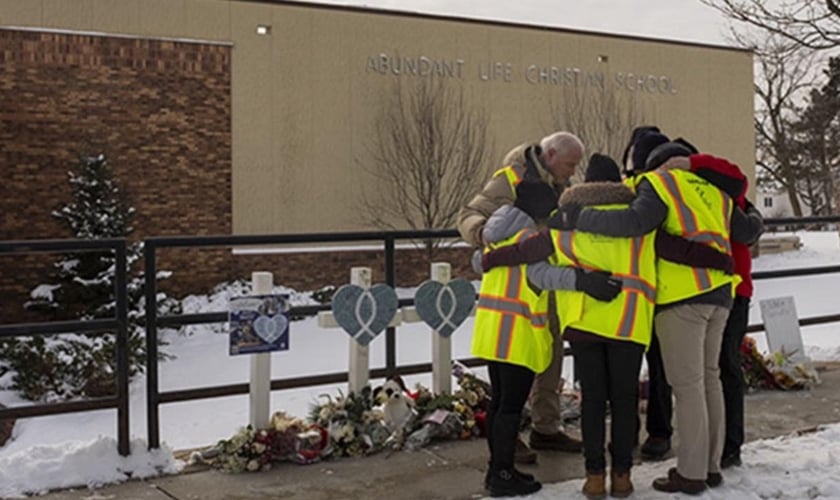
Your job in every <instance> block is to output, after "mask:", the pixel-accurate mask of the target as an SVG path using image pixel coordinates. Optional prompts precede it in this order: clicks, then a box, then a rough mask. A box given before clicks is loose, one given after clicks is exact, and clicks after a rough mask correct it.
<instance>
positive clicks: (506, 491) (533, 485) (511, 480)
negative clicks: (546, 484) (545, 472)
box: [487, 469, 542, 497]
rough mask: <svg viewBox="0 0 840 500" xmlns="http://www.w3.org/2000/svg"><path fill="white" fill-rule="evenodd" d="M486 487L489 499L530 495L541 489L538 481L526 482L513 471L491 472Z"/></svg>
mask: <svg viewBox="0 0 840 500" xmlns="http://www.w3.org/2000/svg"><path fill="white" fill-rule="evenodd" d="M487 485H488V486H489V488H487V489H489V490H490V496H491V497H511V496H520V495H531V494H533V493H536V492H538V491H540V489H541V488H542V484H541V483H540V482H539V481H527V480H525V478H523V477H522V476H521V475H519V474H517V472H516V471H515V470H514V469H501V470H495V469H494V470H491V471H490V480H489V481H487Z"/></svg>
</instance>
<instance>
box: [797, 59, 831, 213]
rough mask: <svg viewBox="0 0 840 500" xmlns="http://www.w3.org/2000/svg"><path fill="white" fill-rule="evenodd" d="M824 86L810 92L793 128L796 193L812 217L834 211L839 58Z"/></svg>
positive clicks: (826, 75) (824, 72) (827, 73)
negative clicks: (797, 179) (796, 159)
mask: <svg viewBox="0 0 840 500" xmlns="http://www.w3.org/2000/svg"><path fill="white" fill-rule="evenodd" d="M823 74H824V75H825V77H826V83H825V84H824V85H823V86H822V87H820V88H819V89H815V90H812V91H811V93H810V97H809V100H808V105H807V107H806V108H805V109H804V110H803V112H802V114H801V116H800V118H799V121H798V122H797V123H796V124H795V127H794V131H795V138H796V144H797V157H798V160H799V161H798V163H799V172H798V178H799V182H798V186H797V187H798V190H799V193H800V196H801V197H802V200H803V202H804V203H805V204H806V205H808V207H809V208H810V209H811V213H812V214H813V215H832V214H834V213H836V211H837V203H838V200H837V194H836V191H837V183H838V181H840V58H837V57H833V58H831V59H830V60H829V64H828V68H827V69H826V70H824V71H823Z"/></svg>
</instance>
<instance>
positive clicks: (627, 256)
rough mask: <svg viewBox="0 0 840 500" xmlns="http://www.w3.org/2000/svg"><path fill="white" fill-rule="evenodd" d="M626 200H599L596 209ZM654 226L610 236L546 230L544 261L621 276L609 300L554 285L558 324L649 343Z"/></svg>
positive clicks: (653, 286)
mask: <svg viewBox="0 0 840 500" xmlns="http://www.w3.org/2000/svg"><path fill="white" fill-rule="evenodd" d="M626 207H627V205H601V206H598V207H597V208H599V209H602V210H609V209H621V208H626ZM655 235H656V231H651V232H650V233H648V234H646V235H644V236H637V237H635V238H616V237H611V236H604V235H600V234H595V233H586V232H583V231H558V230H555V229H552V230H551V240H552V242H553V244H554V255H552V256H551V257H550V258H549V262H551V263H552V264H554V265H558V266H575V267H581V268H583V269H589V270H603V271H609V272H611V273H612V274H613V276H615V277H616V278H621V280H622V283H623V284H622V289H621V293H620V294H618V296H617V297H616V298H615V299H614V300H612V301H610V302H603V301H600V300H596V299H594V298H592V297H589V296H588V295H586V294H584V293H583V292H572V291H562V290H561V291H558V292H557V308H558V311H559V312H560V314H559V316H560V326H561V328H562V330H563V331H565V329H566V328H567V327H572V328H575V329H577V330H582V331H585V332H589V333H593V334H595V335H600V336H602V337H606V338H609V339H615V340H627V341H630V342H636V343H638V344H642V345H644V346H645V347H647V346H648V345H650V336H651V331H652V329H653V315H654V306H655V304H656V249H655V245H654V242H655V239H656V236H655Z"/></svg>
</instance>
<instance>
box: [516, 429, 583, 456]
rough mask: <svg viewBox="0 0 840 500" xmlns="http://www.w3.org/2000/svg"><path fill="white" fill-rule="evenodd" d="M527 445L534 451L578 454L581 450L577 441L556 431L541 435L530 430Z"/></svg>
mask: <svg viewBox="0 0 840 500" xmlns="http://www.w3.org/2000/svg"><path fill="white" fill-rule="evenodd" d="M528 443H529V444H530V445H531V448H533V449H535V450H554V451H566V452H569V453H580V452H581V451H582V450H583V443H582V442H581V441H580V440H579V439H575V438H573V437H571V436H569V435H568V434H566V433H564V432H562V431H557V432H555V433H554V434H543V433H542V432H537V431H534V430H532V431H531V437H530V438H529V439H528Z"/></svg>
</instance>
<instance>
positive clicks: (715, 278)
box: [643, 170, 733, 304]
mask: <svg viewBox="0 0 840 500" xmlns="http://www.w3.org/2000/svg"><path fill="white" fill-rule="evenodd" d="M643 176H644V177H645V178H646V179H647V180H648V181H649V182H650V183H651V186H653V188H654V190H656V193H657V194H658V195H659V197H660V198H661V199H662V201H663V203H665V205H667V207H668V215H667V216H666V218H665V222H664V223H663V226H662V229H663V230H665V231H666V232H668V233H670V234H674V235H676V236H680V237H683V238H685V239H687V240H690V241H693V242H695V243H701V244H704V245H708V246H710V247H713V248H715V249H716V250H718V251H720V252H722V253H725V254H727V255H732V246H731V244H730V242H729V220H730V216H731V214H732V208H733V204H732V199H731V198H730V197H729V196H727V195H726V194H725V193H723V192H722V191H721V190H719V189H718V188H717V187H715V186H714V185H712V184H710V183H708V182H707V181H705V180H703V179H701V178H700V177H698V176H696V175H694V174H692V173H690V172H686V171H684V170H655V171H653V172H647V173H645V174H643ZM658 279H659V280H660V281H659V284H658V291H659V296H658V297H657V303H659V304H668V303H671V302H676V301H679V300H683V299H687V298H690V297H693V296H696V295H700V294H702V293H704V292H707V291H709V290H712V289H715V288H718V287H720V286H722V285H724V284H726V283H731V282H732V280H733V277H732V276H731V275H727V274H726V273H724V272H723V271H719V270H715V269H706V268H697V267H690V266H685V265H682V264H676V263H674V262H669V261H666V260H664V259H659V269H658Z"/></svg>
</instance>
